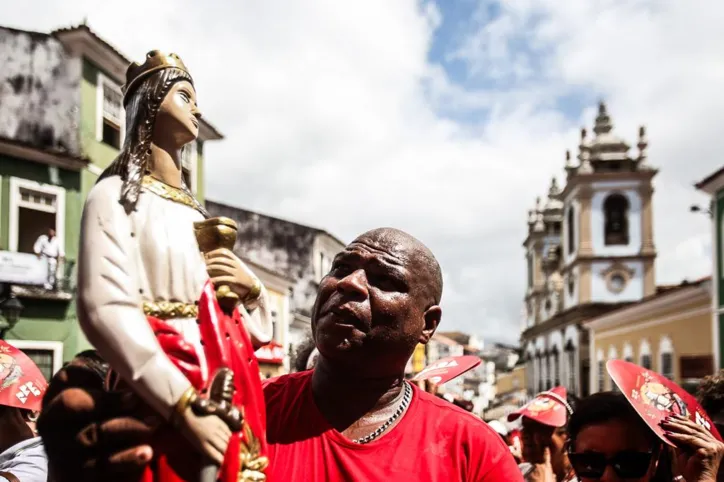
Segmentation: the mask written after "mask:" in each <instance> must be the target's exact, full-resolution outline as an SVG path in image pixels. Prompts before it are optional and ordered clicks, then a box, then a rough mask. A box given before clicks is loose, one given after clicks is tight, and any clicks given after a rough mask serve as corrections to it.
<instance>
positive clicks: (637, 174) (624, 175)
mask: <svg viewBox="0 0 724 482" xmlns="http://www.w3.org/2000/svg"><path fill="white" fill-rule="evenodd" d="M658 172H659V171H658V170H657V169H651V170H645V171H633V172H626V171H621V172H594V173H590V174H580V173H579V174H576V175H574V176H572V177H571V178H570V180H569V181H568V182H567V183H566V186H565V187H564V188H563V191H562V192H561V194H560V197H561V199H568V198H569V196H570V194H571V191H573V190H574V189H575V188H576V187H579V186H580V187H583V186H585V185H590V184H591V183H594V182H599V181H634V180H642V181H649V180H651V179H653V177H654V176H655V175H656V174H657V173H658ZM579 196H580V195H579Z"/></svg>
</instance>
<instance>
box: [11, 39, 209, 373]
mask: <svg viewBox="0 0 724 482" xmlns="http://www.w3.org/2000/svg"><path fill="white" fill-rule="evenodd" d="M154 47H155V46H153V45H150V46H149V50H151V49H152V48H154ZM129 63H130V60H129V59H127V58H126V57H124V56H123V55H122V54H121V53H119V52H118V51H117V50H116V49H114V48H113V47H112V46H111V45H109V44H108V43H107V42H106V41H104V40H103V39H101V38H100V37H98V36H97V35H96V34H94V33H93V32H92V31H91V30H90V29H89V28H88V27H87V26H85V25H82V26H79V27H75V28H68V29H61V30H56V31H54V32H51V33H38V32H28V31H21V30H16V29H11V28H4V27H0V65H2V66H3V68H2V69H0V334H1V335H3V338H4V339H6V340H8V341H9V342H11V343H13V344H14V345H16V346H17V347H18V348H21V349H22V350H24V351H25V352H26V353H28V354H29V355H30V356H31V357H32V358H33V359H34V360H35V361H36V363H37V364H38V366H39V367H40V368H41V370H43V371H44V373H45V374H46V376H50V375H51V374H52V373H53V372H55V371H56V370H58V369H59V368H60V367H61V366H62V364H63V362H65V361H67V360H69V359H70V358H72V357H73V356H74V355H75V354H76V353H78V352H79V351H82V350H85V349H87V348H89V347H90V346H89V344H88V342H87V341H86V340H85V338H84V337H83V334H82V333H81V330H80V328H79V326H78V323H77V318H76V312H75V302H74V292H75V262H76V259H77V255H78V242H79V227H80V218H81V214H82V210H83V202H84V199H85V196H86V195H87V193H88V192H89V190H90V189H91V188H92V187H93V185H94V184H95V182H96V180H97V179H98V176H99V175H100V174H101V172H102V171H103V169H104V168H105V167H107V166H108V165H109V164H110V163H111V161H112V160H113V159H114V158H115V157H116V155H117V154H118V150H119V148H120V146H121V145H122V143H123V138H124V123H125V122H124V120H125V119H124V118H125V115H124V112H123V107H122V102H121V99H122V96H121V91H120V86H121V85H122V84H123V83H124V77H125V72H126V68H127V67H128V64H129ZM219 139H222V135H221V134H220V133H219V132H218V131H217V130H216V129H215V128H214V127H213V126H212V125H211V124H209V123H208V122H207V121H206V120H204V119H202V120H201V126H200V134H199V139H198V140H197V141H196V143H195V144H194V145H193V146H192V148H191V149H188V150H187V151H185V155H184V158H183V169H184V177H185V179H186V181H187V184H188V185H189V186H190V187H191V188H192V190H194V191H195V193H196V195H197V197H198V198H199V199H200V200H201V201H202V202H203V200H204V192H203V186H204V178H203V173H204V170H203V165H204V161H203V153H204V144H205V142H206V141H211V140H219ZM51 228H52V229H54V230H55V231H56V233H57V238H58V242H59V245H60V248H61V249H62V251H64V253H65V258H64V260H62V261H61V262H59V264H58V270H57V282H56V284H55V287H54V288H52V289H49V288H48V287H46V286H43V283H42V279H40V278H42V277H43V276H45V274H47V265H46V264H45V263H46V262H45V261H43V260H41V259H40V258H38V257H37V256H35V255H34V254H33V246H34V244H35V242H36V240H37V239H38V237H39V236H41V235H43V234H46V233H47V232H48V230H49V229H51ZM18 301H19V302H20V305H22V309H20V310H19V311H18V308H20V306H19V305H18V303H17V302H18Z"/></svg>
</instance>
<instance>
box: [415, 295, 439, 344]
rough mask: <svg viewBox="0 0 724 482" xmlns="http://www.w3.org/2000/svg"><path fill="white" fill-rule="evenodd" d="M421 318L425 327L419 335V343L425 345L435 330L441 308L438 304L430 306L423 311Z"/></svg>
mask: <svg viewBox="0 0 724 482" xmlns="http://www.w3.org/2000/svg"><path fill="white" fill-rule="evenodd" d="M423 318H424V320H425V327H424V328H423V329H422V334H421V335H420V343H422V344H423V345H425V344H427V342H428V341H430V338H432V335H433V333H435V330H437V326H438V325H439V324H440V319H441V318H442V308H440V307H439V306H438V305H433V306H431V307H430V308H428V309H427V311H425V314H424V315H423Z"/></svg>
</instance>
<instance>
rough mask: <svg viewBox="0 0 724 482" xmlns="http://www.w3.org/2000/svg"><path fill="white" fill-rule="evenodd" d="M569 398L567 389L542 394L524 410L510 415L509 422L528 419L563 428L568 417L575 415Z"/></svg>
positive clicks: (525, 406)
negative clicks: (569, 403) (522, 418)
mask: <svg viewBox="0 0 724 482" xmlns="http://www.w3.org/2000/svg"><path fill="white" fill-rule="evenodd" d="M567 396H568V392H567V391H566V388H565V387H555V388H553V389H551V390H548V391H545V392H541V393H539V394H538V395H536V396H535V398H534V399H533V400H531V401H530V402H528V403H527V404H526V405H524V406H523V408H520V409H519V410H517V411H515V412H513V413H511V414H510V415H508V422H512V421H514V420H517V419H519V418H520V417H526V418H529V419H531V420H535V421H536V422H538V423H542V424H543V425H550V426H552V427H563V426H564V425H566V422H567V421H568V415H570V414H572V413H573V410H572V409H571V406H570V405H568V401H567V400H566V397H567Z"/></svg>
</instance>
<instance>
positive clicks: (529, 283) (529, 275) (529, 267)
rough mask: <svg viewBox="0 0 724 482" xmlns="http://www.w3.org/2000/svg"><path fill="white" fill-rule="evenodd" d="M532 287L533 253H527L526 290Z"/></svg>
mask: <svg viewBox="0 0 724 482" xmlns="http://www.w3.org/2000/svg"><path fill="white" fill-rule="evenodd" d="M532 287H533V253H528V288H532Z"/></svg>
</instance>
